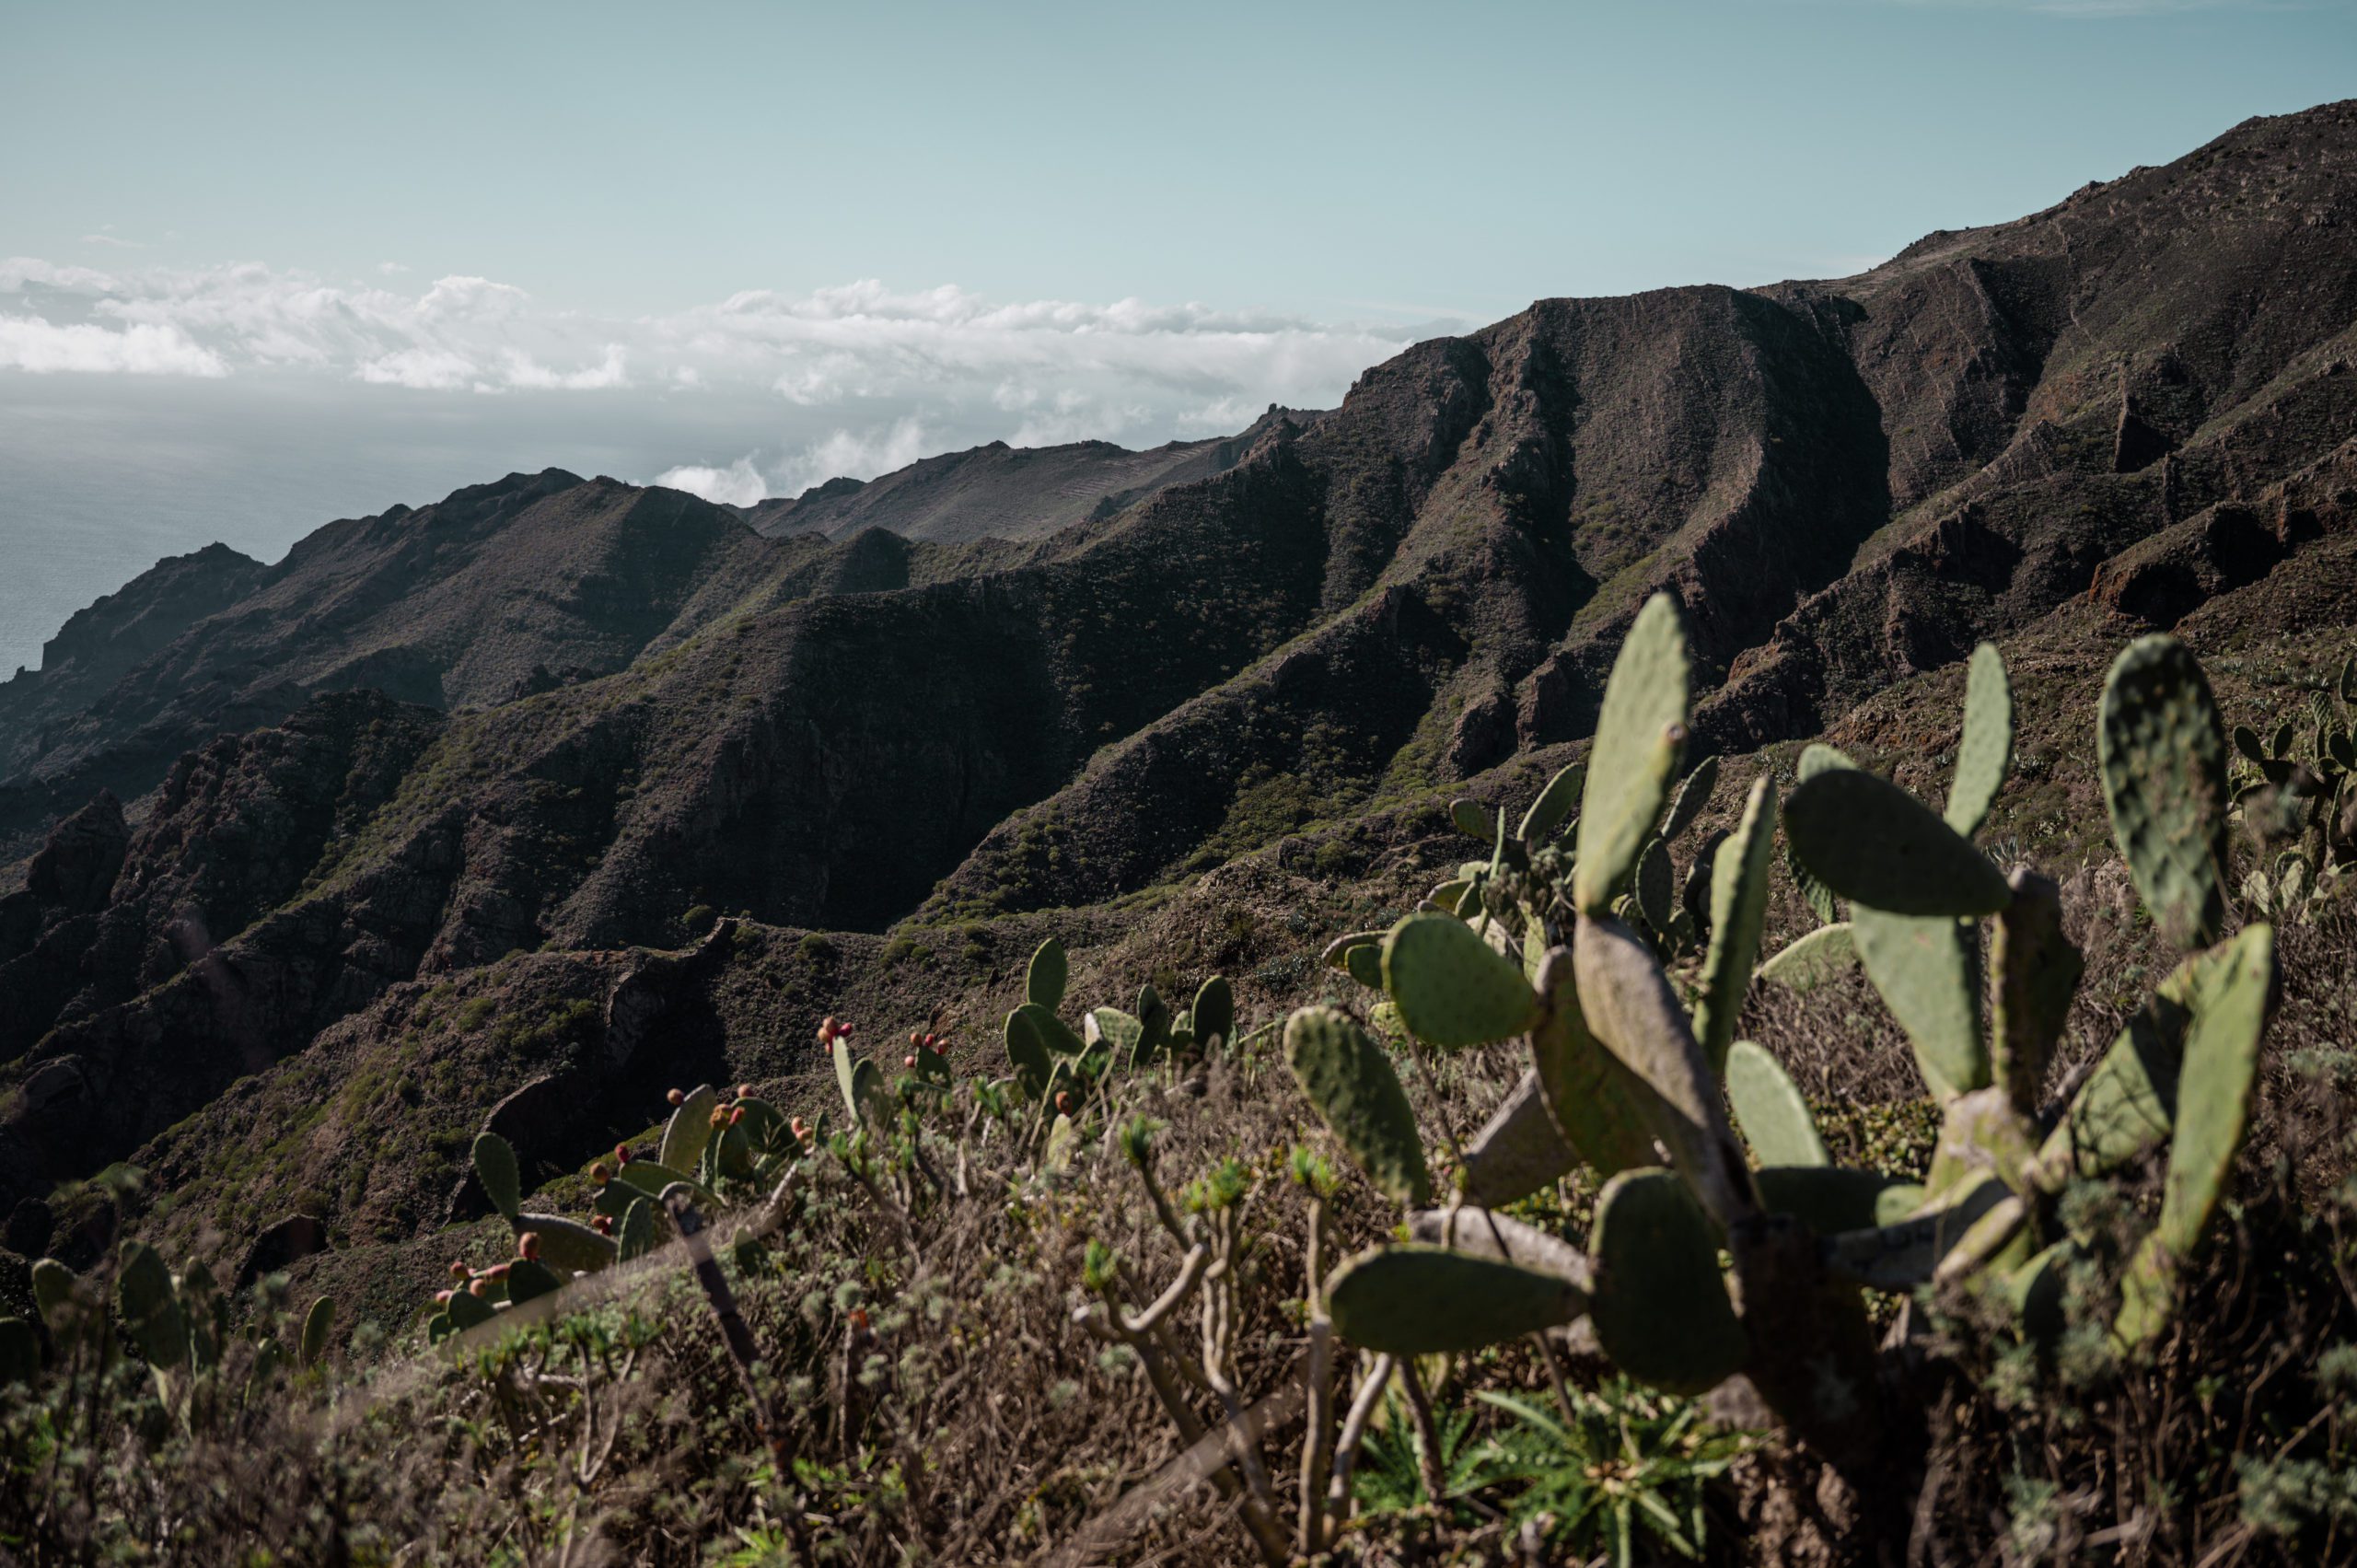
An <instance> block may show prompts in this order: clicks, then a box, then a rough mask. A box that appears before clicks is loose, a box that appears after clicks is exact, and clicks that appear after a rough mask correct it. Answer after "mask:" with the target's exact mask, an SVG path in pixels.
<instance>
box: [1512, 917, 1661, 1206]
mask: <svg viewBox="0 0 2357 1568" xmlns="http://www.w3.org/2000/svg"><path fill="white" fill-rule="evenodd" d="M1574 969H1575V965H1574V963H1573V958H1572V950H1571V949H1570V948H1568V947H1554V948H1550V949H1549V950H1548V951H1547V953H1546V954H1545V955H1544V956H1543V958H1541V960H1540V963H1539V968H1538V981H1537V984H1538V994H1539V1006H1540V1011H1539V1017H1538V1023H1537V1024H1535V1025H1533V1026H1532V1027H1531V1030H1530V1051H1531V1056H1532V1059H1533V1063H1534V1069H1535V1071H1536V1072H1537V1073H1538V1088H1539V1094H1540V1096H1541V1098H1543V1099H1544V1100H1545V1101H1546V1103H1547V1109H1549V1110H1550V1111H1551V1112H1552V1113H1553V1114H1554V1118H1555V1125H1556V1126H1557V1128H1558V1129H1560V1130H1561V1131H1562V1133H1563V1136H1564V1137H1565V1139H1567V1140H1568V1141H1569V1142H1570V1144H1571V1145H1572V1147H1573V1150H1574V1151H1576V1152H1577V1153H1578V1155H1579V1156H1580V1157H1581V1158H1583V1159H1585V1161H1587V1163H1588V1164H1589V1165H1592V1166H1594V1167H1596V1171H1597V1173H1598V1174H1600V1175H1603V1176H1617V1175H1619V1174H1620V1172H1622V1171H1624V1170H1627V1169H1630V1168H1631V1167H1634V1166H1641V1165H1651V1164H1652V1163H1653V1162H1654V1157H1655V1156H1654V1140H1653V1134H1652V1133H1651V1132H1649V1131H1647V1129H1648V1127H1649V1126H1650V1125H1651V1121H1652V1118H1653V1116H1654V1115H1655V1112H1654V1111H1652V1110H1651V1109H1649V1107H1648V1105H1647V1102H1648V1101H1649V1100H1650V1099H1651V1098H1652V1096H1653V1091H1652V1090H1650V1089H1648V1088H1646V1087H1645V1086H1644V1085H1643V1083H1642V1082H1640V1081H1639V1080H1638V1078H1637V1076H1636V1074H1632V1073H1631V1072H1630V1071H1629V1069H1628V1068H1626V1067H1624V1066H1622V1065H1621V1064H1620V1059H1619V1058H1618V1057H1616V1056H1614V1055H1613V1054H1612V1053H1611V1052H1610V1051H1607V1050H1605V1049H1604V1047H1603V1045H1602V1044H1601V1043H1599V1042H1598V1041H1597V1040H1596V1036H1595V1035H1594V1034H1592V1033H1590V1032H1589V1030H1588V1027H1587V1019H1586V1017H1585V1016H1584V1015H1582V1013H1581V1012H1580V998H1579V991H1578V989H1577V986H1576V985H1575V983H1574V981H1573V970H1574Z"/></svg>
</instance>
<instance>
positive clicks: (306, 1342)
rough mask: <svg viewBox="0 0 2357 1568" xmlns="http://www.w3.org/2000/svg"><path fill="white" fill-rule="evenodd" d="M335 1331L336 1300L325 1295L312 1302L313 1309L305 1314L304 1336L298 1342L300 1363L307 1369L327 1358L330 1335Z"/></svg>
mask: <svg viewBox="0 0 2357 1568" xmlns="http://www.w3.org/2000/svg"><path fill="white" fill-rule="evenodd" d="M334 1331H335V1301H334V1299H333V1298H332V1297H331V1296H325V1295H323V1296H321V1297H319V1299H318V1300H317V1301H314V1302H313V1303H311V1309H310V1310H309V1311H308V1312H306V1313H305V1314H303V1333H302V1338H301V1339H300V1340H298V1341H297V1342H296V1344H297V1347H298V1352H297V1360H298V1364H299V1365H301V1366H302V1367H303V1369H304V1370H305V1371H308V1370H309V1369H311V1368H312V1367H314V1366H317V1365H319V1363H321V1362H323V1361H325V1360H326V1359H327V1355H328V1336H329V1335H330V1334H331V1333H333V1332H334Z"/></svg>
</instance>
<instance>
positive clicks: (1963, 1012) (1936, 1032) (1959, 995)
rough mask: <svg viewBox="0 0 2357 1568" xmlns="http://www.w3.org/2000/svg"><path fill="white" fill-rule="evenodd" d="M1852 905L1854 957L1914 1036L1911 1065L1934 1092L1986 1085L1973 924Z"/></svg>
mask: <svg viewBox="0 0 2357 1568" xmlns="http://www.w3.org/2000/svg"><path fill="white" fill-rule="evenodd" d="M1941 831H1943V832H1945V831H1946V829H1945V828H1943V829H1942V830H1941ZM1999 886H2001V887H2002V886H2003V881H2002V879H2001V881H2000V883H1999ZM1850 932H1851V935H1852V939H1853V940H1854V941H1855V942H1856V944H1857V948H1858V962H1859V964H1860V965H1861V966H1862V967H1863V968H1864V970H1865V971H1866V978H1867V979H1868V980H1871V981H1874V983H1875V990H1876V991H1877V992H1879V993H1882V999H1883V1004H1884V1005H1886V1006H1887V1007H1888V1008H1889V1009H1890V1015H1891V1016H1892V1017H1894V1018H1897V1019H1898V1027H1899V1028H1902V1029H1905V1030H1906V1031H1907V1038H1908V1039H1909V1040H1910V1041H1911V1042H1913V1044H1914V1047H1915V1064H1916V1066H1917V1067H1918V1068H1920V1069H1921V1070H1922V1074H1923V1082H1924V1084H1925V1085H1926V1086H1929V1087H1930V1089H1931V1091H1932V1093H1933V1097H1934V1098H1940V1099H1945V1098H1948V1097H1949V1096H1951V1095H1958V1094H1968V1093H1969V1092H1971V1091H1972V1090H1974V1089H1978V1088H1981V1087H1984V1086H1986V1085H1987V1084H1988V1083H1989V1047H1988V1044H1987V1042H1986V1041H1985V1040H1983V1039H1982V1038H1981V1033H1980V984H1979V970H1980V961H1979V960H1980V942H1979V940H1978V937H1977V935H1976V934H1975V931H1974V928H1973V927H1972V926H1971V925H1970V924H1968V923H1964V922H1960V921H1956V920H1949V919H1946V918H1945V917H1943V916H1939V915H1903V914H1886V913H1885V912H1882V911H1881V910H1878V909H1874V908H1871V907H1868V906H1865V905H1860V906H1858V907H1856V908H1853V909H1852V911H1851V919H1850Z"/></svg>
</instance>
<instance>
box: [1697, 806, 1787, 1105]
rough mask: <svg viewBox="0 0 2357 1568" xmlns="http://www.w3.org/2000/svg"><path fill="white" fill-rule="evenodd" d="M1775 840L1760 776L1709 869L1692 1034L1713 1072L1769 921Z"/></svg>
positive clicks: (1721, 1060)
mask: <svg viewBox="0 0 2357 1568" xmlns="http://www.w3.org/2000/svg"><path fill="white" fill-rule="evenodd" d="M1775 842H1776V784H1775V781H1774V780H1773V779H1771V778H1768V777H1766V776H1765V775H1762V776H1761V777H1760V778H1759V779H1758V780H1757V781H1755V782H1754V783H1753V784H1752V786H1751V794H1750V795H1749V796H1747V797H1746V798H1745V801H1744V806H1743V819H1742V820H1741V821H1740V822H1738V823H1737V824H1736V830H1735V833H1734V836H1733V837H1731V838H1729V839H1728V840H1727V841H1726V842H1724V843H1723V844H1721V845H1720V846H1719V853H1718V856H1717V858H1716V859H1715V860H1714V861H1713V863H1712V866H1711V947H1710V950H1709V952H1707V953H1706V954H1705V955H1704V956H1703V959H1702V994H1701V997H1700V998H1699V999H1698V1000H1697V1001H1696V1002H1695V1005H1694V1032H1695V1034H1696V1035H1697V1036H1698V1037H1700V1039H1701V1042H1702V1053H1703V1055H1704V1056H1705V1057H1707V1058H1708V1059H1709V1061H1710V1063H1711V1068H1712V1071H1713V1072H1718V1071H1721V1070H1723V1069H1724V1066H1725V1064H1726V1059H1727V1047H1728V1046H1729V1045H1731V1044H1732V1043H1734V1040H1735V1027H1736V1016H1737V1015H1739V1014H1740V1013H1741V1012H1742V1011H1743V999H1744V995H1745V993H1747V992H1748V991H1749V990H1750V989H1751V966H1752V964H1753V963H1754V962H1755V961H1756V960H1757V959H1758V958H1759V935H1760V932H1761V931H1762V930H1763V929H1764V928H1765V926H1766V924H1767V919H1768V867H1769V864H1770V855H1771V851H1772V850H1773V849H1774V847H1775Z"/></svg>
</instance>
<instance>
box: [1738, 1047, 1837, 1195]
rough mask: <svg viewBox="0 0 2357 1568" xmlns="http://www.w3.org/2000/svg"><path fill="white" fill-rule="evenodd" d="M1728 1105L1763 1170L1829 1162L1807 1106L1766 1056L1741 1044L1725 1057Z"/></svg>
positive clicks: (1780, 1065) (1780, 1067) (1762, 1050)
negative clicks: (1765, 1168) (1770, 1167)
mask: <svg viewBox="0 0 2357 1568" xmlns="http://www.w3.org/2000/svg"><path fill="white" fill-rule="evenodd" d="M1726 1085H1727V1101H1728V1103H1729V1104H1730V1105H1732V1106H1734V1107H1735V1121H1736V1126H1738V1127H1740V1128H1742V1129H1743V1135H1744V1137H1745V1138H1746V1139H1747V1140H1748V1141H1749V1142H1750V1144H1751V1152H1752V1153H1753V1154H1755V1155H1757V1156H1759V1163H1760V1164H1761V1165H1763V1166H1821V1165H1830V1164H1832V1163H1833V1162H1832V1160H1831V1159H1830V1158H1829V1156H1827V1154H1826V1152H1825V1141H1824V1140H1823V1139H1821V1138H1819V1137H1818V1136H1817V1120H1816V1118H1814V1117H1812V1116H1811V1115H1809V1113H1808V1101H1807V1100H1805V1099H1804V1098H1801V1091H1800V1089H1799V1087H1798V1086H1795V1085H1794V1082H1793V1080H1792V1077H1791V1075H1790V1074H1787V1073H1786V1072H1785V1071H1784V1066H1783V1063H1781V1062H1778V1061H1777V1060H1776V1058H1775V1057H1774V1056H1772V1055H1771V1054H1770V1053H1769V1052H1768V1051H1767V1050H1766V1049H1765V1048H1764V1047H1762V1046H1759V1045H1755V1044H1753V1043H1752V1042H1751V1041H1749V1040H1737V1041H1736V1042H1735V1045H1734V1047H1733V1048H1732V1049H1731V1050H1729V1051H1728V1052H1727V1062H1726Z"/></svg>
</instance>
